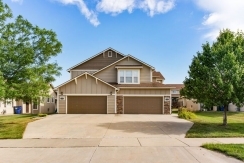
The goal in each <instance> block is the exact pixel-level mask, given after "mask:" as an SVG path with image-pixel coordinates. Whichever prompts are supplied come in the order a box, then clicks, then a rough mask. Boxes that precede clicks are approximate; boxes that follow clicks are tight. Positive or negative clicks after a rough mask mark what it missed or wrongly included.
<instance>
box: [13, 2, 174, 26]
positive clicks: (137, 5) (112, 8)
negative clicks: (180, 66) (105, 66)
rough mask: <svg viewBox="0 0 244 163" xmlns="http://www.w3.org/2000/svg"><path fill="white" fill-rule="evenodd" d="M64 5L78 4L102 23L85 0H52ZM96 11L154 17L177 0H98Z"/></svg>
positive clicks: (96, 22) (164, 11)
mask: <svg viewBox="0 0 244 163" xmlns="http://www.w3.org/2000/svg"><path fill="white" fill-rule="evenodd" d="M11 1H13V2H22V1H23V0H11ZM51 1H57V2H60V3H62V4H64V5H76V6H78V8H79V9H80V12H81V13H82V14H83V15H84V16H85V17H86V18H87V19H88V20H89V21H90V23H91V24H93V25H94V26H98V25H99V24H100V22H99V20H98V17H97V13H96V12H94V11H93V10H91V9H89V8H88V7H87V5H86V3H85V2H84V0H51ZM96 2H97V4H96V11H97V12H104V13H107V14H112V15H117V14H120V13H122V12H124V11H126V10H127V11H128V12H129V13H132V11H133V10H134V9H140V10H143V11H145V12H147V14H148V15H150V16H151V17H153V16H154V15H155V14H162V13H166V12H168V11H170V10H171V9H173V8H174V6H175V0H96Z"/></svg>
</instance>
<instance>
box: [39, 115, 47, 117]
mask: <svg viewBox="0 0 244 163" xmlns="http://www.w3.org/2000/svg"><path fill="white" fill-rule="evenodd" d="M46 116H47V114H38V117H46Z"/></svg>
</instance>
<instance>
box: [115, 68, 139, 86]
mask: <svg viewBox="0 0 244 163" xmlns="http://www.w3.org/2000/svg"><path fill="white" fill-rule="evenodd" d="M118 80H119V81H118V83H120V84H139V70H119V77H118Z"/></svg>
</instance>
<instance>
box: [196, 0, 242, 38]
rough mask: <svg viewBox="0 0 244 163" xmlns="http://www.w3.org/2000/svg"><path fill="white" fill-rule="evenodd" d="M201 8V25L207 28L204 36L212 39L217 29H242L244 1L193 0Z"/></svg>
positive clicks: (216, 34)
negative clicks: (202, 12)
mask: <svg viewBox="0 0 244 163" xmlns="http://www.w3.org/2000/svg"><path fill="white" fill-rule="evenodd" d="M194 2H195V3H196V4H197V5H198V6H199V7H200V8H201V9H203V10H205V11H206V12H208V14H207V15H205V16H204V20H203V26H205V27H206V28H207V30H208V33H207V34H206V35H205V37H206V38H210V39H212V40H214V39H215V38H216V37H217V36H218V34H219V31H220V30H222V29H226V28H229V29H231V30H232V31H237V30H244V1H243V0H194Z"/></svg>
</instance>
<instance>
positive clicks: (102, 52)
mask: <svg viewBox="0 0 244 163" xmlns="http://www.w3.org/2000/svg"><path fill="white" fill-rule="evenodd" d="M108 50H112V51H114V52H116V53H119V54H120V55H122V56H125V55H124V54H123V53H120V52H118V51H117V50H115V49H113V48H110V47H109V48H107V49H105V50H103V51H101V52H99V53H97V54H96V55H94V56H92V57H90V58H88V59H86V60H84V61H82V62H80V63H78V64H76V65H74V66H73V67H71V68H69V69H68V70H67V71H68V72H70V70H71V69H73V68H75V67H77V66H79V65H81V64H83V63H85V62H87V61H89V60H91V59H92V58H95V57H97V56H99V55H100V54H103V55H104V53H105V52H106V51H108Z"/></svg>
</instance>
